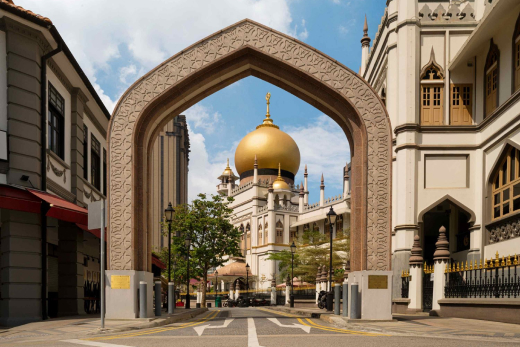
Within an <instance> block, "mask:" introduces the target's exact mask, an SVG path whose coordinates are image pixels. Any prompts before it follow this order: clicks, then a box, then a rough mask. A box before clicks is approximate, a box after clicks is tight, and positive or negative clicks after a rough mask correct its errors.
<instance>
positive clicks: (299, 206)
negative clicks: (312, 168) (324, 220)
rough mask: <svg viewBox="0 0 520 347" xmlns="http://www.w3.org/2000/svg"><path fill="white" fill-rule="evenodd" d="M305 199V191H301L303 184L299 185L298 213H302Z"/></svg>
mask: <svg viewBox="0 0 520 347" xmlns="http://www.w3.org/2000/svg"><path fill="white" fill-rule="evenodd" d="M304 199H305V191H304V190H303V182H302V184H301V185H300V197H299V199H298V212H300V213H303V205H304V202H303V201H304Z"/></svg>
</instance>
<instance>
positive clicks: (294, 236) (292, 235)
mask: <svg viewBox="0 0 520 347" xmlns="http://www.w3.org/2000/svg"><path fill="white" fill-rule="evenodd" d="M297 239H298V230H291V231H289V244H291V243H292V242H293V241H294V242H296V241H297Z"/></svg>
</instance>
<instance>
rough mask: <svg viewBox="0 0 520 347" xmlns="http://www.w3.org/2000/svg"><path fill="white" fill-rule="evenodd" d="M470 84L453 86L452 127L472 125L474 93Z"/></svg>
mask: <svg viewBox="0 0 520 347" xmlns="http://www.w3.org/2000/svg"><path fill="white" fill-rule="evenodd" d="M472 92H473V91H472V86H471V85H469V84H459V85H452V86H451V107H450V112H451V120H450V124H451V125H472V124H473V117H472V110H473V102H472V100H473V93H472Z"/></svg>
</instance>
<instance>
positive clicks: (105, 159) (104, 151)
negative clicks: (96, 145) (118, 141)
mask: <svg viewBox="0 0 520 347" xmlns="http://www.w3.org/2000/svg"><path fill="white" fill-rule="evenodd" d="M103 195H105V196H106V195H107V150H106V149H104V148H103Z"/></svg>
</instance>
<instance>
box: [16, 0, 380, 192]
mask: <svg viewBox="0 0 520 347" xmlns="http://www.w3.org/2000/svg"><path fill="white" fill-rule="evenodd" d="M15 3H16V4H17V5H20V6H22V7H24V8H27V9H29V10H31V11H33V12H35V13H38V14H42V15H44V16H47V17H49V18H50V19H51V20H52V21H53V23H54V24H55V25H56V27H57V28H58V31H59V32H60V33H61V35H62V37H63V38H64V39H65V41H66V42H67V44H68V45H69V47H70V49H71V51H72V52H73V54H74V56H75V57H76V59H77V60H78V61H79V63H80V65H81V66H82V68H83V69H84V71H85V73H86V74H87V76H88V77H89V79H90V80H91V82H92V83H93V84H94V86H95V88H96V89H97V91H98V93H99V94H100V96H101V98H102V100H103V102H104V103H105V105H106V106H107V108H108V109H109V110H110V111H112V109H113V107H114V105H115V104H116V103H117V100H118V99H119V97H120V96H121V94H122V93H123V92H124V91H125V90H126V89H127V88H128V87H129V86H130V85H131V84H132V83H133V82H134V81H135V80H136V79H137V78H139V77H140V76H142V75H143V74H144V73H146V72H147V71H149V70H150V69H152V68H153V67H155V66H156V65H158V64H159V63H161V62H162V61H164V60H165V59H167V58H168V57H170V56H172V55H174V54H175V53H177V52H179V51H180V50H182V49H184V48H185V47H187V46H189V45H191V44H192V43H194V42H196V41H198V40H200V39H201V38H204V37H206V36H208V35H210V34H212V33H214V32H216V31H218V30H220V29H222V28H224V27H226V26H228V25H231V24H233V23H235V22H237V21H239V20H241V19H243V18H251V19H253V20H255V21H258V22H260V23H262V24H264V25H267V26H270V27H272V28H274V29H276V30H279V31H281V32H284V33H286V34H289V35H291V36H294V37H296V38H298V39H300V40H302V41H304V42H305V43H307V44H309V45H311V46H313V47H315V48H317V49H319V50H321V51H322V52H324V53H325V54H327V55H329V56H331V57H332V58H334V59H336V60H338V61H340V62H341V63H343V64H345V65H346V66H348V67H349V68H351V69H352V70H354V71H356V72H357V71H358V70H359V65H360V60H361V59H360V58H361V43H360V39H361V36H362V29H363V20H364V15H365V14H366V15H367V18H368V24H369V35H370V37H371V38H373V37H374V35H375V32H376V30H377V27H378V25H379V24H380V22H381V16H382V15H383V11H384V7H385V2H384V1H382V0H348V1H347V0H219V1H215V0H192V1H184V0H168V1H166V0H164V1H154V0H149V1H142V0H126V1H123V0H110V1H104V0H89V1H87V0H74V1H71V0H46V1H42V0H15ZM268 91H269V92H271V94H272V97H271V114H272V117H273V119H274V122H275V123H276V124H277V125H279V126H280V128H281V129H282V130H283V131H286V132H287V133H289V134H290V135H291V136H293V138H294V139H295V140H296V143H297V144H298V146H299V148H300V152H301V157H302V166H301V170H300V172H299V173H298V175H297V177H296V180H297V182H299V181H300V180H302V179H303V166H304V165H305V164H308V166H309V181H310V182H309V186H310V187H309V190H310V192H311V193H310V202H315V201H317V200H318V199H319V184H320V182H319V180H320V176H321V173H322V172H323V173H324V175H325V185H326V193H325V195H326V196H327V197H330V196H335V195H337V194H341V191H342V188H341V187H342V171H341V170H342V169H341V168H342V167H343V166H344V163H345V162H346V161H347V160H349V150H348V142H347V140H346V137H345V136H344V134H343V132H342V130H341V129H340V128H339V126H337V125H336V124H335V123H334V122H333V121H331V120H330V119H329V118H328V117H327V116H324V115H323V114H322V113H321V112H320V111H319V110H317V109H315V108H313V107H312V106H310V105H308V104H306V103H305V102H303V101H301V100H300V99H298V98H296V97H294V96H293V95H292V94H289V93H287V92H285V91H284V90H282V89H280V88H277V87H275V86H273V85H271V84H269V83H266V82H264V81H261V80H259V79H256V78H255V77H248V78H245V79H243V80H241V81H239V82H237V83H235V84H233V85H231V86H229V87H227V88H225V89H223V90H221V91H219V92H217V93H215V94H213V95H211V96H209V97H208V98H206V99H204V100H202V101H201V102H200V103H199V104H197V105H195V106H193V107H192V108H191V109H190V110H187V111H186V112H185V114H186V115H187V119H188V124H189V128H190V139H191V149H192V152H191V157H190V175H189V195H190V198H193V197H194V196H196V194H197V193H199V192H206V193H214V192H215V185H216V183H217V180H216V177H217V176H218V175H219V174H220V173H221V171H222V170H223V169H224V167H225V161H226V158H227V157H229V158H230V160H231V162H232V163H233V157H234V149H235V148H236V145H237V144H238V142H239V141H240V140H241V139H242V138H243V137H244V136H245V135H246V134H247V133H248V132H249V131H252V130H253V129H254V128H255V127H256V125H258V124H260V123H261V121H262V120H263V118H264V115H265V94H266V93H267V92H268ZM212 178H214V179H212Z"/></svg>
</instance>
